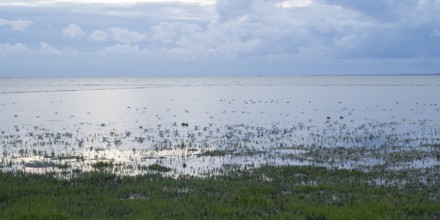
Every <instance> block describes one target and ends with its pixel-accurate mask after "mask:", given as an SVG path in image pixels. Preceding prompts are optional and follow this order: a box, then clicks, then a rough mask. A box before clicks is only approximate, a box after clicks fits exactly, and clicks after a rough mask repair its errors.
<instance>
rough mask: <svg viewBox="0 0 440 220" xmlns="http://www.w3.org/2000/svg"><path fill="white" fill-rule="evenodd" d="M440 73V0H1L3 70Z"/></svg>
mask: <svg viewBox="0 0 440 220" xmlns="http://www.w3.org/2000/svg"><path fill="white" fill-rule="evenodd" d="M432 73H440V0H370V1H365V0H0V76H6V77H11V76H12V77H13V76H255V75H267V76H296V75H327V74H350V75H351V74H432Z"/></svg>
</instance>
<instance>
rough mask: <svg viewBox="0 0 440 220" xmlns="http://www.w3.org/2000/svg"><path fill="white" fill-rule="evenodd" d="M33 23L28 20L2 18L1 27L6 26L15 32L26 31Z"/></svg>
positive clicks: (0, 20) (0, 19)
mask: <svg viewBox="0 0 440 220" xmlns="http://www.w3.org/2000/svg"><path fill="white" fill-rule="evenodd" d="M32 23H33V22H32V21H28V20H6V19H2V18H0V27H1V26H6V27H9V29H11V30H14V31H24V30H26V29H27V27H28V26H29V25H31V24H32Z"/></svg>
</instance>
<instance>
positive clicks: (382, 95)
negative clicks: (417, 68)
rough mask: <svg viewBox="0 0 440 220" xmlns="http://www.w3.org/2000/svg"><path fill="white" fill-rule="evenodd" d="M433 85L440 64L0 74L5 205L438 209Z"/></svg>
mask: <svg viewBox="0 0 440 220" xmlns="http://www.w3.org/2000/svg"><path fill="white" fill-rule="evenodd" d="M435 94H440V76H436V75H425V76H313V77H312V76H309V77H284V78H283V77H281V78H275V77H250V78H245V77H242V78H240V77H236V78H38V79H33V78H22V79H16V78H3V79H0V97H1V98H0V121H1V122H2V123H1V124H0V151H1V161H0V169H1V171H2V173H1V174H0V175H1V183H0V184H1V190H2V191H1V193H0V206H1V208H2V210H5V211H4V212H2V216H1V217H2V218H4V219H14V218H16V219H35V218H41V219H43V218H44V219H48V218H49V219H50V218H52V219H63V218H98V219H100V218H101V219H107V218H134V219H136V218H140V219H145V218H156V219H157V218H179V217H181V218H190V219H193V218H242V217H246V218H281V219H374V218H377V219H436V218H438V217H439V213H438V211H436V210H440V207H439V206H440V201H439V195H440V191H439V187H438V185H440V184H439V176H440V175H439V170H440V102H439V101H438V98H437V97H436V95H435ZM70 198H71V199H70ZM83 200H84V201H83ZM86 201H90V202H89V203H87V202H86ZM20 207H22V208H23V209H21V208H20Z"/></svg>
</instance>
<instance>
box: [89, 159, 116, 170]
mask: <svg viewBox="0 0 440 220" xmlns="http://www.w3.org/2000/svg"><path fill="white" fill-rule="evenodd" d="M113 166H114V164H113V162H111V161H110V162H109V161H98V162H96V163H94V164H92V167H93V168H95V169H105V168H112V167H113Z"/></svg>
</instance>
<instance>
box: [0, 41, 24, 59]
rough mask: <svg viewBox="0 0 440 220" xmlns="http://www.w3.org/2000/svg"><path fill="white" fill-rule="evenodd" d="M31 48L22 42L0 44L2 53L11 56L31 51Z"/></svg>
mask: <svg viewBox="0 0 440 220" xmlns="http://www.w3.org/2000/svg"><path fill="white" fill-rule="evenodd" d="M29 52H30V49H29V48H27V47H26V46H25V45H24V44H22V43H16V44H0V55H2V56H10V55H16V54H24V53H29Z"/></svg>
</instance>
